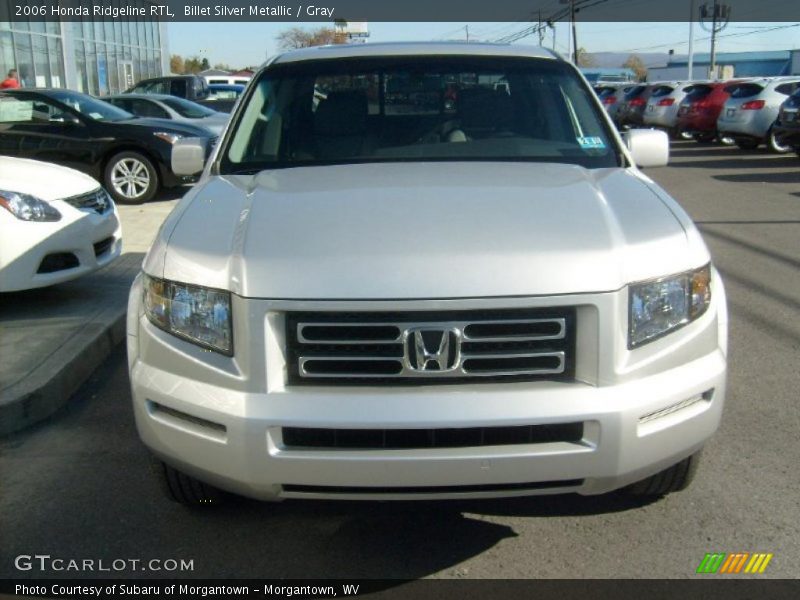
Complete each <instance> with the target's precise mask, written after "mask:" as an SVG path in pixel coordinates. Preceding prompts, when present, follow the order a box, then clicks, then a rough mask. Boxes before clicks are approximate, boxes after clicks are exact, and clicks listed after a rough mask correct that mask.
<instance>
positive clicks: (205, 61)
mask: <svg viewBox="0 0 800 600" xmlns="http://www.w3.org/2000/svg"><path fill="white" fill-rule="evenodd" d="M210 68H211V65H210V64H209V62H208V59H207V58H206V57H205V56H204V57H203V60H202V62H201V63H200V70H201V71H207V70H208V69H210Z"/></svg>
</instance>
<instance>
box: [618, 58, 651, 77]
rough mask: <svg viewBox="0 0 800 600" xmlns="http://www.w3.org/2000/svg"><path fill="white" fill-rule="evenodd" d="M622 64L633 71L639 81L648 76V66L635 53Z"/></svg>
mask: <svg viewBox="0 0 800 600" xmlns="http://www.w3.org/2000/svg"><path fill="white" fill-rule="evenodd" d="M622 66H623V68H625V69H630V70H631V71H633V72H634V73H635V74H636V79H637V80H638V81H644V80H645V79H646V78H647V67H645V66H644V63H643V62H642V59H641V58H639V57H638V56H636V55H635V54H631V55H630V56H629V57H628V60H626V61H625V62H624V63H622Z"/></svg>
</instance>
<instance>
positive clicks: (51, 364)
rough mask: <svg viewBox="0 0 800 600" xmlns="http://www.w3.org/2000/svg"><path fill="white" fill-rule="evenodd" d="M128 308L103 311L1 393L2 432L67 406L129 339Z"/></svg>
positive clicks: (33, 421) (49, 414)
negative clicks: (89, 379) (126, 330)
mask: <svg viewBox="0 0 800 600" xmlns="http://www.w3.org/2000/svg"><path fill="white" fill-rule="evenodd" d="M109 312H111V314H109ZM126 312H127V306H122V307H119V308H117V309H116V310H113V311H112V310H111V309H110V310H109V311H103V313H101V315H99V317H98V318H96V319H93V320H92V321H90V322H88V323H87V324H86V326H85V327H84V328H83V329H81V330H80V331H79V332H78V333H76V334H75V335H74V336H73V338H72V339H70V340H69V342H68V343H66V344H64V345H63V346H62V347H61V348H59V349H58V350H57V351H56V352H54V353H53V354H52V355H51V356H50V357H48V359H47V360H46V361H45V362H44V363H42V364H41V365H40V366H39V367H37V369H36V370H35V371H34V372H33V373H32V374H31V375H30V376H28V377H26V378H25V379H24V380H22V381H20V382H19V383H17V384H15V385H13V386H11V387H10V388H9V389H8V390H6V391H4V392H3V394H2V396H0V436H4V435H8V434H11V433H14V432H17V431H20V430H21V429H24V428H26V427H30V426H31V425H34V424H35V423H38V422H39V421H42V420H44V419H46V418H48V417H49V416H51V415H52V414H53V413H55V412H56V411H57V410H58V409H60V408H62V407H63V406H65V405H66V404H67V403H68V402H69V399H70V397H71V396H72V395H73V394H74V393H75V392H76V391H77V390H78V388H80V386H81V385H82V384H83V383H84V382H85V381H86V380H87V379H88V378H89V376H90V375H91V374H92V373H93V372H94V370H95V369H96V368H97V367H99V366H100V364H102V362H103V361H104V360H105V359H106V358H107V357H108V356H109V354H111V351H112V350H113V349H114V348H115V347H116V346H117V345H118V344H120V343H121V342H122V341H123V340H124V339H125V315H126Z"/></svg>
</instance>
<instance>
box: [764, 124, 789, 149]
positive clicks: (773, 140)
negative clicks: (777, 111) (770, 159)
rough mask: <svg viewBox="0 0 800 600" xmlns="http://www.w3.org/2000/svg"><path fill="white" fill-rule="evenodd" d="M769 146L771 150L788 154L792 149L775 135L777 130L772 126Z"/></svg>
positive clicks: (768, 136) (768, 138) (768, 140)
mask: <svg viewBox="0 0 800 600" xmlns="http://www.w3.org/2000/svg"><path fill="white" fill-rule="evenodd" d="M767 148H768V149H769V151H770V152H773V153H775V154H786V153H787V152H789V150H791V147H790V146H789V145H787V144H781V143H780V142H779V141H778V139H777V138H776V137H775V131H774V130H773V129H772V128H770V130H769V134H768V135H767Z"/></svg>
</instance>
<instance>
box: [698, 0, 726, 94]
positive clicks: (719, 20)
mask: <svg viewBox="0 0 800 600" xmlns="http://www.w3.org/2000/svg"><path fill="white" fill-rule="evenodd" d="M710 12H711V14H710V15H709V10H708V4H704V5H703V6H701V7H700V24H701V25H702V26H703V28H704V29H705V30H706V31H709V32H710V33H711V60H710V65H709V70H708V76H709V79H717V34H718V33H719V32H720V31H722V30H723V29H725V28H726V27H727V26H728V22H729V21H730V18H731V7H730V6H728V5H727V4H721V3H719V2H718V0H714V3H713V6H712V7H711V11H710ZM709 18H710V19H711V29H709V28H708V27H707V25H706V22H705V21H707V20H708V19H709ZM704 19H705V21H704Z"/></svg>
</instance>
